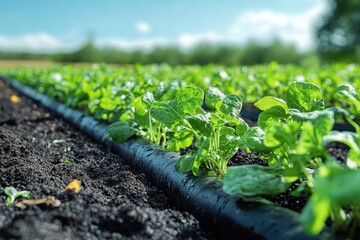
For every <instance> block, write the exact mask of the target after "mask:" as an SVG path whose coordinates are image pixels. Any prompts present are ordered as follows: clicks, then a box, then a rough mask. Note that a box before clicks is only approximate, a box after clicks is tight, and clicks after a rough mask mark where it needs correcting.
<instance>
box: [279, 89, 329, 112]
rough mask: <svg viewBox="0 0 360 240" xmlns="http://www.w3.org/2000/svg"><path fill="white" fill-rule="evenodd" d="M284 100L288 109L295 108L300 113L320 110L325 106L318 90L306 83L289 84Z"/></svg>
mask: <svg viewBox="0 0 360 240" xmlns="http://www.w3.org/2000/svg"><path fill="white" fill-rule="evenodd" d="M285 100H286V102H287V105H288V106H289V108H295V109H298V110H299V111H301V112H311V111H315V110H322V109H324V106H325V104H324V98H323V95H322V92H321V90H320V88H319V87H318V86H317V85H315V84H313V83H308V82H294V83H292V84H290V86H289V88H288V90H287V91H286V98H285Z"/></svg>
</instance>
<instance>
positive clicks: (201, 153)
mask: <svg viewBox="0 0 360 240" xmlns="http://www.w3.org/2000/svg"><path fill="white" fill-rule="evenodd" d="M209 149H210V140H209V138H206V137H203V138H202V139H201V140H200V147H199V148H198V150H197V152H196V154H195V157H194V163H193V165H192V172H193V174H194V176H198V173H199V169H200V166H201V165H202V164H203V162H204V161H205V159H204V158H205V157H206V155H207V154H208V152H209Z"/></svg>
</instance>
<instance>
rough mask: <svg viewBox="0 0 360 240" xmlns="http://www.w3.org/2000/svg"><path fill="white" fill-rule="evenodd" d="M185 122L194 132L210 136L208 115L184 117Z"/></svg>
mask: <svg viewBox="0 0 360 240" xmlns="http://www.w3.org/2000/svg"><path fill="white" fill-rule="evenodd" d="M186 120H187V121H188V122H189V123H190V125H191V127H192V128H193V129H194V130H196V131H199V132H200V133H201V134H202V135H204V136H210V135H211V122H210V115H209V114H204V115H203V114H195V115H190V116H186Z"/></svg>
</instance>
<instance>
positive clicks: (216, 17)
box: [0, 0, 327, 52]
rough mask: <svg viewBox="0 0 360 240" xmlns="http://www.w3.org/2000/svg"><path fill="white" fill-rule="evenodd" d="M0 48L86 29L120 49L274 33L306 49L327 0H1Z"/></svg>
mask: <svg viewBox="0 0 360 240" xmlns="http://www.w3.org/2000/svg"><path fill="white" fill-rule="evenodd" d="M0 3H1V5H0V6H1V10H2V11H1V15H0V49H8V50H17V51H21V50H26V51H42V52H53V51H58V50H71V49H74V48H76V47H78V46H79V45H81V44H82V43H84V41H86V39H87V38H88V36H89V35H90V34H91V35H92V36H93V37H94V39H95V41H96V44H97V45H99V46H113V47H117V48H122V49H136V48H151V47H154V46H157V45H167V44H176V45H178V46H180V47H182V48H189V47H192V46H194V45H196V44H197V43H199V42H204V41H206V42H214V43H217V42H228V43H236V44H237V43H238V44H241V43H245V42H247V41H249V40H253V39H256V40H258V41H264V42H266V41H270V40H272V39H273V38H274V37H278V38H280V39H281V40H283V41H285V42H289V43H294V44H295V45H296V46H298V47H299V48H300V49H308V48H311V47H312V46H313V44H314V40H313V38H312V33H313V27H314V25H315V24H316V23H318V22H319V20H320V19H321V16H322V15H323V13H324V12H326V8H327V5H326V3H327V1H326V0H291V1H290V0H273V1H268V0H267V1H266V0H251V1H244V0H237V1H236V0H207V1H205V0H181V1H179V0H167V1H165V0H163V1H160V0H138V1H130V0H102V1H101V0H62V1H55V0H34V1H25V0H23V1H21V0H12V1H4V0H3V1H1V2H0Z"/></svg>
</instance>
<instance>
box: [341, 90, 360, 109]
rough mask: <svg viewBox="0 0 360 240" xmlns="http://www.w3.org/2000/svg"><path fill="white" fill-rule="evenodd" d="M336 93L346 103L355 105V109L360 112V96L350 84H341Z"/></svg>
mask: <svg viewBox="0 0 360 240" xmlns="http://www.w3.org/2000/svg"><path fill="white" fill-rule="evenodd" d="M335 92H336V93H337V95H338V96H339V97H341V98H342V99H343V100H344V101H345V102H346V103H348V104H350V105H354V106H355V109H356V110H357V111H360V101H359V94H358V92H357V91H356V90H355V88H354V87H353V86H351V85H350V84H341V85H339V86H338V87H337V88H336V89H335Z"/></svg>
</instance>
